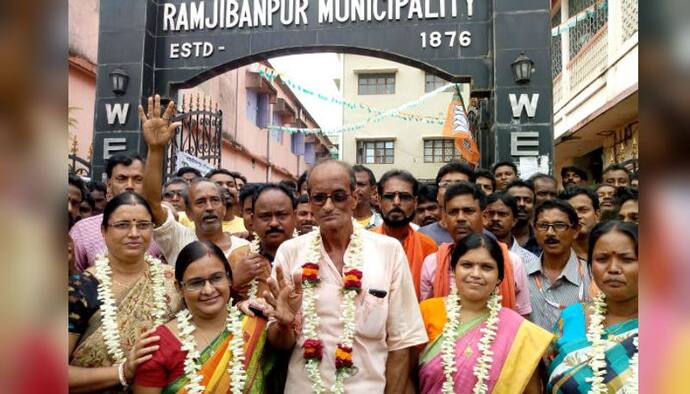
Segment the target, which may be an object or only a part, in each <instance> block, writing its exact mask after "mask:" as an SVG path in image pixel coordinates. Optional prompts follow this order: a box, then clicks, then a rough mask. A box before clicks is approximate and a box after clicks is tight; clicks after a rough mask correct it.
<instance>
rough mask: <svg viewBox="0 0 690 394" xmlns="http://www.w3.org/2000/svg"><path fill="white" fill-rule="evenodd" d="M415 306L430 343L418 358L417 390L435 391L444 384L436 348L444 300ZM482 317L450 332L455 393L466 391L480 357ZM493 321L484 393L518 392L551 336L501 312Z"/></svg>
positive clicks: (440, 353)
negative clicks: (493, 326) (490, 354)
mask: <svg viewBox="0 0 690 394" xmlns="http://www.w3.org/2000/svg"><path fill="white" fill-rule="evenodd" d="M419 307H420V310H421V312H422V318H423V319H424V325H425V327H426V329H427V333H428V335H429V339H430V341H429V343H428V344H427V346H426V348H425V349H424V351H423V352H422V353H421V355H420V362H419V363H420V370H419V381H420V392H421V393H434V394H436V393H441V392H442V387H443V382H444V381H445V377H444V371H443V360H442V356H443V350H442V346H441V345H442V342H443V335H441V333H442V331H443V327H444V326H445V324H446V323H447V316H446V308H445V298H430V299H428V300H425V301H423V302H422V303H421V304H420V305H419ZM461 313H462V312H461ZM487 317H488V313H485V314H483V315H481V316H479V317H477V318H475V319H473V320H471V321H468V322H465V323H462V324H460V326H459V327H458V331H457V332H456V333H455V334H456V335H457V337H456V338H455V366H456V368H457V371H456V372H455V373H454V379H453V380H454V388H455V392H456V393H471V392H472V389H473V388H474V385H475V384H476V382H477V379H476V377H475V376H474V373H473V369H474V366H475V364H476V363H477V359H478V358H479V356H480V355H481V352H480V350H479V346H478V345H479V341H480V340H481V338H482V336H483V333H482V329H483V328H484V327H485V326H486V318H487ZM498 318H499V320H498V326H497V329H496V338H495V339H494V342H493V344H492V345H491V351H492V352H493V354H492V358H493V361H492V364H491V369H490V370H489V380H488V382H487V384H488V386H489V390H488V392H490V393H494V394H520V393H522V392H523V391H524V389H525V387H526V386H527V383H528V382H529V380H530V378H531V377H532V374H533V373H534V371H535V370H536V368H537V366H538V364H539V361H540V360H541V356H542V354H544V352H545V351H546V350H547V348H548V346H549V344H550V342H551V340H552V338H553V335H552V334H551V333H549V332H548V331H546V330H544V329H542V328H541V327H539V326H537V325H536V324H534V323H531V322H529V321H527V320H526V319H524V318H523V317H522V316H520V315H518V314H517V312H515V311H513V310H510V309H507V308H502V309H501V311H500V312H499V314H498Z"/></svg>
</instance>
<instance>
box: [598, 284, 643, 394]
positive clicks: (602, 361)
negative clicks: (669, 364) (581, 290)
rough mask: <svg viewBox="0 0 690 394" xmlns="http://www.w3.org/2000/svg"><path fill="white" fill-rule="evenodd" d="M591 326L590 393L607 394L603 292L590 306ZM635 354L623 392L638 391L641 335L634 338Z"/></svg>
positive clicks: (604, 297) (604, 298) (604, 301)
mask: <svg viewBox="0 0 690 394" xmlns="http://www.w3.org/2000/svg"><path fill="white" fill-rule="evenodd" d="M590 308H591V309H590V311H591V314H590V317H589V327H587V339H588V340H589V341H590V342H592V346H591V353H590V357H591V358H590V361H589V367H590V368H591V369H592V377H591V378H588V381H589V382H591V383H592V387H591V389H590V390H589V394H605V393H608V388H607V387H606V384H605V383H604V376H606V346H607V345H606V340H605V339H604V338H603V334H604V320H605V319H606V295H605V294H604V293H603V292H602V293H599V295H597V297H596V298H594V300H593V302H592V305H591V306H590ZM633 344H634V345H635V355H634V356H633V357H632V358H631V359H630V369H631V371H632V372H631V374H630V377H629V378H628V380H627V381H626V382H625V385H624V386H623V390H622V392H623V393H630V394H632V393H637V392H638V372H637V370H638V354H639V352H640V351H639V337H635V338H634V339H633Z"/></svg>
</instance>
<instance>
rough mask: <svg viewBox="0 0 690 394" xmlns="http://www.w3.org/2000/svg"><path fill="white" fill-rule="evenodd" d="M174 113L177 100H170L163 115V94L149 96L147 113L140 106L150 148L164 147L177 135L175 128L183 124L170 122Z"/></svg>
mask: <svg viewBox="0 0 690 394" xmlns="http://www.w3.org/2000/svg"><path fill="white" fill-rule="evenodd" d="M173 115H175V102H173V101H170V103H168V107H167V108H166V109H165V112H164V113H163V115H162V116H161V96H159V95H156V96H155V97H149V102H148V108H147V112H146V113H144V107H142V106H141V105H140V106H139V119H141V124H142V128H143V130H144V132H143V134H144V140H146V143H147V144H148V146H149V148H152V147H153V148H158V147H161V148H162V147H165V146H166V145H167V144H168V143H169V142H170V140H171V139H172V137H173V135H175V129H177V128H178V127H180V126H181V125H182V123H180V122H175V123H170V119H171V118H172V117H173Z"/></svg>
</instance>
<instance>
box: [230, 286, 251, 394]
mask: <svg viewBox="0 0 690 394" xmlns="http://www.w3.org/2000/svg"><path fill="white" fill-rule="evenodd" d="M231 305H232V298H230V301H229V302H228V318H227V323H226V329H227V330H228V331H229V332H230V334H231V335H232V338H231V339H230V343H229V344H228V350H229V351H230V352H232V353H231V354H232V358H231V359H230V361H229V362H228V374H230V385H231V387H230V390H231V391H232V394H242V393H243V392H244V385H245V383H246V382H247V374H246V372H245V370H244V332H243V330H242V314H241V312H240V310H239V308H237V307H236V306H231Z"/></svg>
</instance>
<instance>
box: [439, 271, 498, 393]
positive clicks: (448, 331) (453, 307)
mask: <svg viewBox="0 0 690 394" xmlns="http://www.w3.org/2000/svg"><path fill="white" fill-rule="evenodd" d="M487 307H488V308H489V317H488V318H487V320H486V326H485V327H484V328H482V329H481V333H482V334H484V335H483V336H482V338H481V339H480V340H479V346H478V347H479V351H480V353H481V354H480V356H479V358H477V363H476V364H475V366H474V369H473V373H474V376H475V377H476V378H477V383H475V385H474V389H473V390H472V392H473V393H474V394H484V393H486V392H488V391H489V386H488V385H487V381H488V380H489V372H490V370H491V364H492V362H493V358H492V357H491V354H492V352H491V345H493V343H494V340H495V339H496V329H497V327H498V313H499V312H500V311H501V296H500V295H499V294H498V291H497V290H496V291H494V292H493V293H492V294H491V296H490V297H489V300H488V302H487ZM461 309H462V307H461V305H460V296H459V295H458V289H457V285H456V284H455V278H452V279H451V289H450V294H449V295H448V297H446V316H447V322H446V325H445V326H444V327H443V332H442V333H441V335H442V336H443V338H442V341H443V342H441V352H442V354H441V362H442V363H443V375H444V377H445V381H444V382H443V387H442V391H443V393H444V394H453V393H455V389H454V384H455V379H454V377H453V374H454V373H455V372H457V370H458V369H457V367H456V365H455V334H456V332H457V330H458V326H459V325H460V310H461Z"/></svg>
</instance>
